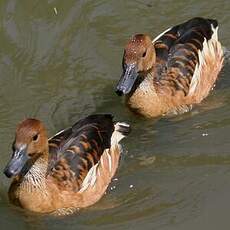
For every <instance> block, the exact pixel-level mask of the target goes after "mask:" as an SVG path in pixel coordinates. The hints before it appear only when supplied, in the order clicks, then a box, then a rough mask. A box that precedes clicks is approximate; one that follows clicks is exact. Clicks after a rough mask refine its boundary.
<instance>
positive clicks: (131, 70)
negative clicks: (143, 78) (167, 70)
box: [117, 34, 156, 95]
mask: <svg viewBox="0 0 230 230" xmlns="http://www.w3.org/2000/svg"><path fill="white" fill-rule="evenodd" d="M155 61H156V53H155V49H154V46H153V44H152V41H151V39H150V37H149V36H148V35H145V34H136V35H135V36H133V37H132V38H131V39H130V40H129V41H128V43H127V45H126V46H125V50H124V56H123V74H122V76H121V79H120V81H119V83H118V85H117V93H118V94H119V95H121V94H127V93H129V92H130V91H131V89H132V87H133V85H134V83H135V81H136V79H137V77H138V75H139V73H145V72H148V71H149V70H150V69H152V67H153V65H154V63H155Z"/></svg>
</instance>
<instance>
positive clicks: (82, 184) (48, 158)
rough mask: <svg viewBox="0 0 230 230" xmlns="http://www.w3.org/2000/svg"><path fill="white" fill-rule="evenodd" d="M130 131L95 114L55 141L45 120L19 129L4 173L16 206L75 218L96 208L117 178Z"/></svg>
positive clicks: (27, 122) (106, 116)
mask: <svg viewBox="0 0 230 230" xmlns="http://www.w3.org/2000/svg"><path fill="white" fill-rule="evenodd" d="M129 132H130V126H129V125H128V124H127V123H125V122H116V123H115V122H114V121H113V117H112V115H110V114H94V115H90V116H88V117H85V118H83V119H81V120H79V121H78V122H76V123H75V124H74V125H73V126H72V127H69V128H66V129H64V130H62V131H60V132H58V133H57V134H55V135H54V136H53V137H51V138H49V139H48V138H47V131H46V128H45V126H44V125H43V123H42V122H41V121H40V120H37V119H35V118H27V119H25V120H24V121H22V122H21V123H19V124H18V126H17V128H16V134H15V139H14V141H13V144H12V150H13V153H12V156H11V159H10V161H9V162H8V164H7V165H6V167H5V169H4V174H5V175H6V176H7V177H8V178H13V180H12V183H11V185H10V188H9V192H8V196H9V200H10V202H12V203H13V204H15V205H17V206H19V207H21V208H24V209H27V210H30V211H33V212H37V213H50V214H55V215H67V214H72V213H74V212H75V211H76V210H79V209H81V208H86V207H88V206H91V205H93V204H94V203H96V202H97V201H98V200H99V199H100V198H101V197H102V196H103V195H104V194H105V192H106V189H107V187H108V185H109V183H110V182H111V179H112V178H113V176H114V174H115V172H116V170H117V167H118V164H119V159H120V155H121V152H122V148H121V145H120V141H121V140H122V139H123V138H124V137H126V136H127V135H128V133H129Z"/></svg>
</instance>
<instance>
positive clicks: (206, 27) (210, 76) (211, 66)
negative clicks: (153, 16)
mask: <svg viewBox="0 0 230 230" xmlns="http://www.w3.org/2000/svg"><path fill="white" fill-rule="evenodd" d="M217 30H218V23H217V21H216V20H213V19H204V18H193V19H191V20H189V21H187V22H185V23H182V24H179V25H176V26H174V27H172V28H169V29H167V30H166V31H164V32H163V33H162V34H160V35H159V36H158V37H157V38H155V39H154V40H153V43H154V46H155V49H156V57H157V62H158V63H159V64H160V66H162V69H161V71H162V72H161V73H160V74H158V80H159V81H160V83H161V84H163V85H167V86H169V87H171V89H172V94H175V92H176V91H182V92H183V94H184V95H185V96H187V95H190V96H193V95H196V97H197V101H200V100H202V99H203V98H204V97H205V96H207V94H208V92H209V90H210V89H211V88H212V87H213V84H214V82H215V80H216V77H217V74H218V72H219V71H220V69H221V67H222V63H223V52H222V48H221V45H220V43H219V41H218V37H217ZM201 91H203V92H201Z"/></svg>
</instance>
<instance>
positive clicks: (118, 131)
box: [111, 122, 131, 145]
mask: <svg viewBox="0 0 230 230" xmlns="http://www.w3.org/2000/svg"><path fill="white" fill-rule="evenodd" d="M130 131H131V128H130V125H129V124H127V123H125V122H117V123H116V124H115V125H114V131H113V134H112V137H111V145H116V144H118V143H119V142H120V141H121V140H122V139H123V138H124V137H126V136H128V134H129V133H130Z"/></svg>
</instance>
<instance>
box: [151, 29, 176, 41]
mask: <svg viewBox="0 0 230 230" xmlns="http://www.w3.org/2000/svg"><path fill="white" fill-rule="evenodd" d="M171 29H172V27H170V28H168V29H167V30H165V31H164V32H162V33H161V34H159V35H158V36H156V37H155V38H154V39H153V40H152V43H154V42H155V41H156V40H158V39H159V38H160V37H161V36H162V35H164V34H165V33H167V32H168V31H169V30H171Z"/></svg>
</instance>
